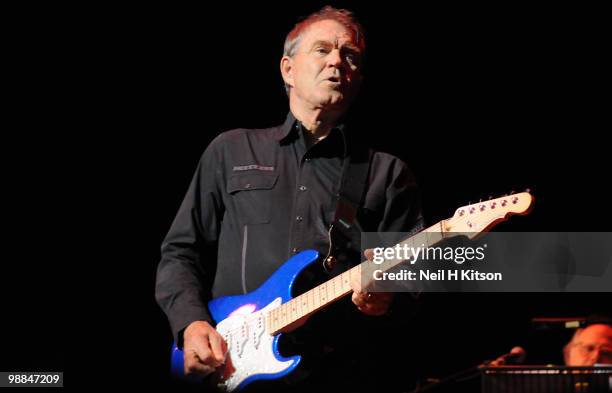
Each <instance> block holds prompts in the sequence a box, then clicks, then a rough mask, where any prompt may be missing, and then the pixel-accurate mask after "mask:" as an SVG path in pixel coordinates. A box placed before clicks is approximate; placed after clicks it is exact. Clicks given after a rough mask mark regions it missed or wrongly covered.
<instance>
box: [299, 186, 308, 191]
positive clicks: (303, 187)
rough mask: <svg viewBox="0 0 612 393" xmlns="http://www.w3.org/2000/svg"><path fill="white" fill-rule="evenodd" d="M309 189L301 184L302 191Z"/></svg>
mask: <svg viewBox="0 0 612 393" xmlns="http://www.w3.org/2000/svg"><path fill="white" fill-rule="evenodd" d="M307 189H308V188H306V186H300V191H306V190H307Z"/></svg>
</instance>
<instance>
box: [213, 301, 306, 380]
mask: <svg viewBox="0 0 612 393" xmlns="http://www.w3.org/2000/svg"><path fill="white" fill-rule="evenodd" d="M281 302H282V299H281V298H280V297H279V298H276V299H275V300H274V301H273V302H271V303H270V304H268V305H267V306H266V307H264V308H263V309H261V310H259V311H256V312H252V307H251V308H249V306H243V307H241V308H240V309H238V310H236V311H234V312H233V313H232V314H231V315H230V316H229V317H228V318H226V319H224V320H223V321H221V322H220V323H219V324H217V327H216V329H217V331H218V332H219V333H220V334H221V336H223V338H224V339H225V341H226V342H227V344H228V354H227V360H226V364H228V363H229V364H231V365H232V366H233V369H235V371H234V372H233V373H232V374H231V375H230V376H229V377H228V378H227V379H226V380H225V381H222V386H221V387H222V388H224V389H226V390H227V391H230V392H231V391H234V390H235V389H236V388H237V387H238V386H239V385H240V384H241V383H242V381H244V380H245V379H247V378H249V377H251V376H253V375H257V374H277V373H279V372H282V371H283V370H286V369H287V368H289V367H290V366H291V365H292V364H293V363H294V360H289V361H284V362H282V361H279V360H278V359H276V356H275V355H274V353H273V352H272V350H273V348H272V342H273V341H274V338H275V336H272V335H270V334H269V333H267V332H266V329H265V326H266V325H265V321H264V315H265V313H266V312H267V311H269V310H272V309H274V308H276V307H278V306H280V305H281Z"/></svg>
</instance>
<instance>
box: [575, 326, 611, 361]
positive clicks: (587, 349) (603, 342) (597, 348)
mask: <svg viewBox="0 0 612 393" xmlns="http://www.w3.org/2000/svg"><path fill="white" fill-rule="evenodd" d="M611 323H612V321H611V320H609V319H608V320H607V321H604V320H602V321H596V322H593V323H591V324H588V325H587V326H586V327H584V328H582V329H578V330H576V333H574V336H573V337H572V339H571V341H570V342H569V343H568V344H567V345H566V346H565V348H564V351H563V354H564V358H565V364H566V365H567V366H593V365H595V364H608V365H612V324H611Z"/></svg>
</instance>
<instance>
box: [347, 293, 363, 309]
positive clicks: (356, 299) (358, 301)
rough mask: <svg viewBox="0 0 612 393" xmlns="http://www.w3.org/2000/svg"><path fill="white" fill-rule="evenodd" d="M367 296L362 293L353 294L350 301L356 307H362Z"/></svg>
mask: <svg viewBox="0 0 612 393" xmlns="http://www.w3.org/2000/svg"><path fill="white" fill-rule="evenodd" d="M366 298H367V295H366V294H365V293H363V292H353V296H352V297H351V300H352V301H353V304H355V305H356V306H357V307H363V306H365V304H366Z"/></svg>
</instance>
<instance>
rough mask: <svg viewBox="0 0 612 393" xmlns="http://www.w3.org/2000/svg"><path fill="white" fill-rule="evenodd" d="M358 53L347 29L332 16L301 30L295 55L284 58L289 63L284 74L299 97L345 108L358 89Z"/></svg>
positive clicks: (309, 102) (300, 99) (307, 101)
mask: <svg viewBox="0 0 612 393" xmlns="http://www.w3.org/2000/svg"><path fill="white" fill-rule="evenodd" d="M361 56H362V54H361V51H360V50H359V47H358V46H357V44H356V42H355V40H354V38H353V34H352V32H351V31H350V30H348V29H347V28H346V27H344V26H343V25H341V24H340V23H338V22H336V21H333V20H323V21H319V22H316V23H313V24H312V25H310V27H308V28H307V30H306V31H305V32H304V33H303V34H302V37H301V39H300V41H299V43H298V47H297V51H296V53H295V55H294V56H293V57H292V58H288V57H284V58H283V62H285V61H287V62H288V63H287V64H289V68H285V69H284V70H283V77H284V78H285V81H286V82H287V83H288V84H289V85H290V86H291V88H292V89H291V90H292V92H291V94H292V95H295V98H297V99H298V100H299V101H301V102H303V103H305V104H307V105H310V106H313V107H329V106H332V107H334V106H337V107H340V108H344V107H346V106H347V105H348V104H349V103H350V101H351V99H352V98H353V96H354V95H355V94H356V93H357V91H358V90H359V85H360V82H361V73H360V66H361ZM285 71H286V72H285ZM292 98H293V97H292Z"/></svg>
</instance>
